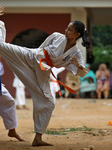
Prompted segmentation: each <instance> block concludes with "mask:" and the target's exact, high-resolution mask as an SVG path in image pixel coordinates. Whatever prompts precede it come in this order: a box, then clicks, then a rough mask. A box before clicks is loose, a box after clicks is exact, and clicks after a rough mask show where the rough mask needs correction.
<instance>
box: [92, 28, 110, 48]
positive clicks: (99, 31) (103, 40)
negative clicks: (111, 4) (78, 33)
mask: <svg viewBox="0 0 112 150" xmlns="http://www.w3.org/2000/svg"><path fill="white" fill-rule="evenodd" d="M100 44H102V45H103V46H106V45H110V44H112V26H93V27H92V45H93V46H99V45H100Z"/></svg>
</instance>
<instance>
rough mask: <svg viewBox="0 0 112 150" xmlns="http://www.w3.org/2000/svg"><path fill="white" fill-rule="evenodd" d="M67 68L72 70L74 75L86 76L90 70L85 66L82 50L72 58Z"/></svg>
mask: <svg viewBox="0 0 112 150" xmlns="http://www.w3.org/2000/svg"><path fill="white" fill-rule="evenodd" d="M66 69H67V70H68V71H70V72H72V73H73V74H74V75H78V76H80V77H84V76H85V75H86V74H87V73H88V72H89V70H88V69H86V68H85V67H84V63H83V57H82V54H81V52H79V53H77V54H76V56H74V57H73V58H71V61H70V63H69V64H68V65H67V67H66Z"/></svg>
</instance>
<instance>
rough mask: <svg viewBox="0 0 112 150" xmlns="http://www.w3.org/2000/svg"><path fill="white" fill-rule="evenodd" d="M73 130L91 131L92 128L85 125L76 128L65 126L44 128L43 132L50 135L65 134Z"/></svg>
mask: <svg viewBox="0 0 112 150" xmlns="http://www.w3.org/2000/svg"><path fill="white" fill-rule="evenodd" d="M73 131H93V129H92V128H88V127H86V126H82V127H77V128H67V129H57V130H53V129H49V130H46V132H45V134H51V135H66V134H67V133H66V132H73Z"/></svg>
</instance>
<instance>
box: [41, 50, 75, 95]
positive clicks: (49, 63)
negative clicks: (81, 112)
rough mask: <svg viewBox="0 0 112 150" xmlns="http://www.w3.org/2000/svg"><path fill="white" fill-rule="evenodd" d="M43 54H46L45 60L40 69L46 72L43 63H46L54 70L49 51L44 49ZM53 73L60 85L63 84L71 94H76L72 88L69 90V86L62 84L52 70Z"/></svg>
mask: <svg viewBox="0 0 112 150" xmlns="http://www.w3.org/2000/svg"><path fill="white" fill-rule="evenodd" d="M43 52H44V55H45V58H42V59H41V60H40V68H41V70H43V71H45V69H44V68H43V66H42V64H41V62H43V61H46V62H47V64H48V65H49V66H50V67H51V68H53V67H54V66H53V63H52V61H51V59H50V57H49V55H48V53H47V51H46V50H45V49H43ZM51 73H52V75H53V77H54V78H55V79H56V80H57V81H58V82H59V83H60V84H62V85H63V86H64V87H65V88H66V89H67V90H68V91H69V92H71V93H72V94H75V91H74V90H72V89H71V88H69V87H68V86H67V85H65V84H64V83H62V82H61V81H59V80H58V79H57V78H56V77H55V75H54V73H53V72H52V70H51Z"/></svg>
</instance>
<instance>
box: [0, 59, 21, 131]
mask: <svg viewBox="0 0 112 150" xmlns="http://www.w3.org/2000/svg"><path fill="white" fill-rule="evenodd" d="M3 74H4V69H3V65H2V63H1V62H0V75H3ZM0 116H1V117H2V119H3V122H4V125H5V128H6V130H10V129H14V128H16V127H17V126H18V123H17V116H16V106H15V101H14V99H13V97H12V96H11V95H10V93H9V92H8V90H7V89H6V88H5V87H4V85H3V84H2V95H1V96H0Z"/></svg>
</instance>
